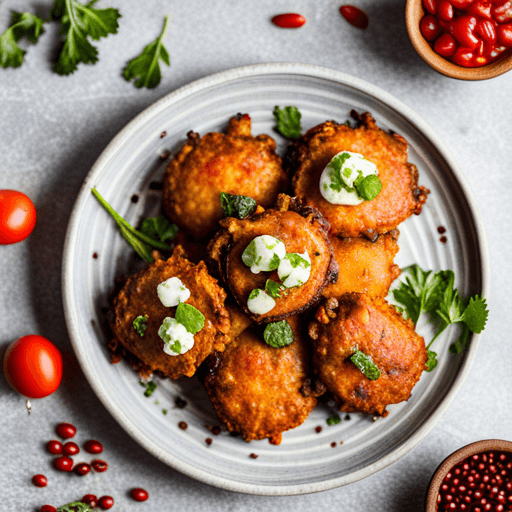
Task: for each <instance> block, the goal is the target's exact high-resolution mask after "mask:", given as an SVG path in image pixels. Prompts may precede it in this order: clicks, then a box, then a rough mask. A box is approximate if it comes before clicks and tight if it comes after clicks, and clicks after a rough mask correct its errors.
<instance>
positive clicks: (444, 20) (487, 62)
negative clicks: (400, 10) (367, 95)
mask: <svg viewBox="0 0 512 512" xmlns="http://www.w3.org/2000/svg"><path fill="white" fill-rule="evenodd" d="M405 19H406V25H407V31H408V33H409V38H410V39H411V42H412V45H413V46H414V48H415V49H416V51H417V52H418V54H419V55H420V56H421V57H422V58H423V60H425V62H427V64H429V65H430V66H431V67H432V68H434V69H435V70H436V71H438V72H439V73H442V74H443V75H446V76H449V77H452V78H458V79H460V80H485V79H488V78H494V77H496V76H498V75H501V74H503V73H505V72H506V71H509V70H510V69H511V68H512V0H407V3H406V7H405Z"/></svg>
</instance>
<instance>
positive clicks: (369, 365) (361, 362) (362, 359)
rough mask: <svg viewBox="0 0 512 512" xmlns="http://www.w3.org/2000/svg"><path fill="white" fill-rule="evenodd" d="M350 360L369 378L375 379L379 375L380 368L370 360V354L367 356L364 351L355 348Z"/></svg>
mask: <svg viewBox="0 0 512 512" xmlns="http://www.w3.org/2000/svg"><path fill="white" fill-rule="evenodd" d="M350 360H351V361H352V362H353V363H354V364H355V365H356V366H357V367H358V368H359V369H360V370H361V372H363V373H364V375H365V376H366V377H368V379H370V380H377V379H378V378H379V377H380V370H379V368H378V367H377V365H376V364H375V363H374V362H373V361H372V358H371V356H367V355H366V354H365V353H364V352H361V351H360V350H356V351H355V352H354V353H353V354H352V356H351V357H350Z"/></svg>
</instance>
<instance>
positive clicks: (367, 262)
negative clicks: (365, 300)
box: [323, 230, 401, 297]
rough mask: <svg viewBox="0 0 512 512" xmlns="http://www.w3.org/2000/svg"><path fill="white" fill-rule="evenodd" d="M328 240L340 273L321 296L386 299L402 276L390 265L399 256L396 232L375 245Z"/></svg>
mask: <svg viewBox="0 0 512 512" xmlns="http://www.w3.org/2000/svg"><path fill="white" fill-rule="evenodd" d="M329 238H330V240H331V244H332V248H333V250H334V257H335V258H336V261H337V262H338V265H339V268H340V270H339V275H338V281H337V282H336V283H333V284H328V285H327V286H326V287H325V289H324V291H323V296H324V297H341V296H342V295H343V294H345V293H350V292H357V293H364V294H366V295H369V296H370V297H385V296H386V295H387V294H388V291H389V287H390V286H391V283H392V282H393V281H394V280H395V279H396V278H397V277H398V276H399V275H400V272H401V270H400V268H399V267H398V265H395V264H394V263H393V259H394V257H395V255H396V253H397V252H398V244H397V243H396V241H397V238H398V230H394V231H393V232H392V233H387V234H385V235H379V236H378V237H377V239H376V240H375V241H374V242H371V241H370V240H367V239H366V238H362V237H357V238H339V237H329Z"/></svg>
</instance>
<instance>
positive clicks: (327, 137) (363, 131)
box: [285, 111, 428, 238]
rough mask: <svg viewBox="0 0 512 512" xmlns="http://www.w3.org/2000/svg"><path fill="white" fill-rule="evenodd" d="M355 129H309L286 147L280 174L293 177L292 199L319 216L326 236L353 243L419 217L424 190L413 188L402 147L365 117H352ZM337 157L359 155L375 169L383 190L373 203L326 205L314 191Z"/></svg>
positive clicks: (414, 175) (328, 125)
mask: <svg viewBox="0 0 512 512" xmlns="http://www.w3.org/2000/svg"><path fill="white" fill-rule="evenodd" d="M351 115H352V117H354V118H355V119H356V121H357V127H356V128H351V127H349V126H347V125H345V124H337V123H335V122H334V121H327V122H325V123H322V124H320V125H318V126H315V127H314V128H311V129H310V130H309V131H308V132H307V133H306V134H305V135H303V136H302V137H301V138H300V139H299V140H298V141H296V142H295V143H294V144H293V145H291V146H290V149H289V152H288V155H287V158H286V162H285V168H287V169H289V170H290V171H291V172H293V173H295V174H294V177H293V180H292V185H293V191H294V194H295V195H296V196H298V197H303V198H305V201H306V204H307V205H310V206H313V207H315V208H317V209H318V210H320V212H321V213H322V215H323V216H324V217H325V218H326V219H327V221H328V222H329V223H330V225H331V231H330V234H331V235H338V236H343V237H354V236H361V235H366V236H367V237H368V238H373V236H374V235H375V234H378V233H387V232H388V231H391V230H392V229H394V228H396V227H397V226H398V225H399V224H400V223H401V222H403V221H404V220H405V219H407V218H408V217H409V216H411V215H412V214H413V213H415V214H419V213H420V212H421V208H422V205H423V203H424V202H425V200H426V197H427V194H428V190H427V189H425V188H424V187H418V171H417V169H416V166H415V165H413V164H411V163H409V162H407V142H406V140H405V139H404V138H403V137H402V136H400V135H398V134H396V133H387V132H385V131H383V130H381V129H380V128H378V127H377V126H376V124H375V120H374V119H373V118H372V116H371V115H370V114H369V113H368V112H365V113H364V114H361V115H359V114H357V112H355V111H352V112H351ZM342 151H352V152H354V153H360V154H361V155H363V156H364V157H365V158H366V159H367V160H369V161H370V162H373V163H374V164H375V165H376V166H377V169H378V172H379V179H380V181H381V183H382V190H381V192H380V193H379V195H378V196H377V197H376V198H375V199H373V200H372V201H363V202H362V203H361V204H359V205H357V206H346V205H336V204H331V203H329V202H328V201H326V200H325V199H324V198H323V197H322V195H321V193H320V188H319V182H320V176H321V174H322V171H323V170H324V168H325V167H326V166H327V164H328V163H329V162H330V161H331V159H332V158H333V157H334V156H335V155H336V154H338V153H340V152H342Z"/></svg>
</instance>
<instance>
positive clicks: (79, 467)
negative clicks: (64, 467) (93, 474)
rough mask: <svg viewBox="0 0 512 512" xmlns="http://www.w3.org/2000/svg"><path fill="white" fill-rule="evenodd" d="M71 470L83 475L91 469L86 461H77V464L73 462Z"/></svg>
mask: <svg viewBox="0 0 512 512" xmlns="http://www.w3.org/2000/svg"><path fill="white" fill-rule="evenodd" d="M73 471H74V472H75V473H76V474H77V475H78V476H84V475H87V473H89V472H90V471H91V466H89V464H87V463H86V462H79V463H78V464H75V467H74V468H73Z"/></svg>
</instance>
